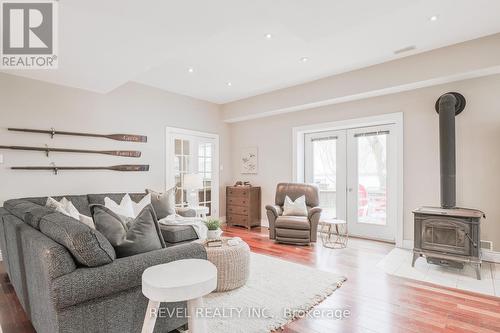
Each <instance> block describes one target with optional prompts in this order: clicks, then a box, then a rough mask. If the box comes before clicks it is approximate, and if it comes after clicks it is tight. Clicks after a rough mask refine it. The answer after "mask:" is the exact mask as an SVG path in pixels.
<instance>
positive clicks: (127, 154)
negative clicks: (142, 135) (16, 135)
mask: <svg viewBox="0 0 500 333" xmlns="http://www.w3.org/2000/svg"><path fill="white" fill-rule="evenodd" d="M0 149H13V150H30V151H43V152H45V153H46V154H47V157H48V156H49V153H51V152H60V153H82V154H103V155H113V156H121V157H141V152H140V151H137V150H85V149H67V148H50V147H25V146H0Z"/></svg>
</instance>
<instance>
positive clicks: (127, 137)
mask: <svg viewBox="0 0 500 333" xmlns="http://www.w3.org/2000/svg"><path fill="white" fill-rule="evenodd" d="M8 130H9V131H15V132H28V133H42V134H49V135H50V137H51V138H54V135H73V136H86V137H93V138H105V139H111V140H117V141H128V142H148V137H147V136H144V135H135V134H92V133H79V132H65V131H56V130H55V129H53V128H52V129H50V131H48V130H39V129H29V128H8Z"/></svg>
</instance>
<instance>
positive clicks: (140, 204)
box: [132, 193, 151, 218]
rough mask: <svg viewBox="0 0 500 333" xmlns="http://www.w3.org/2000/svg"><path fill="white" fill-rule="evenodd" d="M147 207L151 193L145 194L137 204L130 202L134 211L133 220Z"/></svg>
mask: <svg viewBox="0 0 500 333" xmlns="http://www.w3.org/2000/svg"><path fill="white" fill-rule="evenodd" d="M147 205H151V193H149V194H146V196H145V197H144V198H142V200H141V201H139V202H138V203H135V202H133V201H132V208H133V209H134V218H135V217H137V216H138V215H139V213H140V212H141V211H142V210H143V209H144V207H146V206H147Z"/></svg>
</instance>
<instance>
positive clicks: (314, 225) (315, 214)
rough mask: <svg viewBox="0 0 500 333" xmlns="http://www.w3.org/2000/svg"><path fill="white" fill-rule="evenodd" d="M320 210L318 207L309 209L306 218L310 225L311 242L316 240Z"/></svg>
mask: <svg viewBox="0 0 500 333" xmlns="http://www.w3.org/2000/svg"><path fill="white" fill-rule="evenodd" d="M321 211H322V209H321V208H320V207H313V208H311V209H309V212H308V214H307V217H308V219H309V223H310V224H311V242H315V241H316V240H317V238H318V223H319V219H320V217H321Z"/></svg>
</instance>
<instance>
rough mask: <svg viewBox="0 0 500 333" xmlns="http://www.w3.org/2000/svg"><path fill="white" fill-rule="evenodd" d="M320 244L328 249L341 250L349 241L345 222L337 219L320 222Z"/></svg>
mask: <svg viewBox="0 0 500 333" xmlns="http://www.w3.org/2000/svg"><path fill="white" fill-rule="evenodd" d="M319 224H320V226H321V229H320V233H321V242H322V243H323V246H324V247H327V248H329V249H343V248H346V247H347V242H348V241H349V230H348V228H347V222H346V221H344V220H338V219H324V220H321V221H320V223H319Z"/></svg>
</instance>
